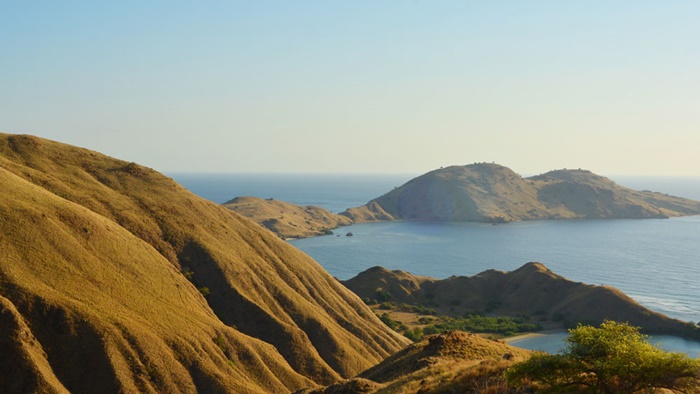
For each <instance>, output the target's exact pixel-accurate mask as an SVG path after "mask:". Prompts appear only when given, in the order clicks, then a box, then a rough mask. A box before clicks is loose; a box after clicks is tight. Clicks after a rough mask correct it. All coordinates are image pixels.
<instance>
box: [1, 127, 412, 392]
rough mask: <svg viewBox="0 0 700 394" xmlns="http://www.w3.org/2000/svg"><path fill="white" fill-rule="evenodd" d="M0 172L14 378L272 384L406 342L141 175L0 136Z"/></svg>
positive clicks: (298, 256)
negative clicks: (18, 371)
mask: <svg viewBox="0 0 700 394" xmlns="http://www.w3.org/2000/svg"><path fill="white" fill-rule="evenodd" d="M0 174H1V175H2V177H1V178H0V179H1V182H2V183H1V184H0V207H2V208H1V209H2V215H1V216H0V226H1V227H0V230H1V231H0V250H2V253H1V254H0V284H1V285H0V296H2V297H3V298H2V299H1V300H2V305H3V310H2V313H1V314H0V319H3V323H4V322H5V321H8V322H12V325H13V326H14V327H15V328H13V329H12V328H8V330H11V332H10V333H9V334H12V335H15V337H22V338H24V339H23V341H11V343H12V344H13V345H12V348H13V349H15V350H14V353H13V354H14V356H12V355H8V353H4V355H3V356H2V357H3V358H2V359H0V364H5V363H8V364H17V365H18V368H23V369H22V371H23V372H22V373H23V374H24V375H25V376H28V377H29V378H27V380H26V382H28V383H26V384H27V385H32V384H33V385H35V386H37V387H46V388H50V390H49V389H47V390H46V391H49V392H53V391H56V392H58V391H61V390H63V389H64V388H65V389H68V390H70V391H71V392H85V391H93V392H94V391H95V390H96V388H103V389H104V390H98V391H119V390H124V391H158V392H177V391H184V392H188V391H189V392H192V391H207V392H222V391H229V392H284V391H287V390H292V389H295V388H299V387H304V386H308V385H309V384H313V382H316V383H328V382H331V381H334V380H337V379H338V378H340V377H348V376H353V375H354V374H356V373H358V372H359V371H361V370H363V369H366V368H367V367H369V366H371V365H374V364H376V363H377V362H379V361H381V360H382V359H383V358H384V357H386V356H388V355H389V354H391V353H393V352H394V351H396V350H398V349H399V348H400V347H402V346H403V345H405V344H406V343H407V340H405V339H403V338H401V337H399V336H397V335H396V334H395V333H393V332H392V331H390V330H388V329H387V328H386V327H385V326H384V325H383V324H382V323H381V322H380V321H379V320H378V319H377V318H376V317H375V316H374V315H373V314H372V313H371V311H370V310H369V309H367V308H366V307H365V306H364V305H363V304H362V303H361V301H360V300H359V299H358V298H357V297H356V296H355V295H354V294H352V293H351V292H349V291H348V290H347V289H345V288H344V287H343V286H341V285H340V284H339V283H338V282H337V281H336V280H335V279H334V278H332V277H331V276H330V275H328V274H327V273H326V272H325V271H324V270H323V269H322V268H321V267H320V266H319V265H318V264H317V263H316V262H314V261H313V260H312V259H311V258H309V257H308V256H306V255H305V254H303V253H302V252H300V251H298V250H296V249H294V248H293V247H291V246H289V245H288V244H286V243H285V242H284V241H282V240H279V239H278V238H277V237H276V236H274V235H273V234H272V233H270V232H268V231H266V230H264V229H261V228H260V227H259V226H257V225H255V224H254V223H253V222H251V221H249V220H248V219H245V218H243V217H241V216H239V215H237V214H235V213H232V212H230V211H229V210H227V209H225V208H223V207H221V206H218V205H216V204H214V203H211V202H208V201H206V200H203V199H201V198H198V197H196V196H194V195H193V194H191V193H190V192H188V191H187V190H185V189H184V188H182V187H181V186H179V185H177V184H176V183H175V182H173V181H172V180H170V179H169V178H167V177H165V176H163V175H161V174H159V173H157V172H155V171H153V170H150V169H148V168H145V167H142V166H139V165H137V164H134V163H126V162H123V161H120V160H117V159H113V158H109V157H106V156H104V155H101V154H98V153H96V152H92V151H88V150H85V149H80V148H76V147H71V146H68V145H64V144H60V143H56V142H52V141H47V140H43V139H40V138H36V137H31V136H17V135H6V134H0ZM197 288H200V289H201V292H202V294H208V295H207V296H206V299H205V298H203V297H202V294H200V292H199V291H197ZM205 288H206V289H205ZM8 324H10V323H8ZM4 327H5V325H4V324H3V329H5V328H4ZM8 327H10V326H8ZM26 330H29V331H26ZM20 333H25V334H27V335H24V334H22V335H20ZM32 337H33V338H34V339H32ZM43 354H45V355H46V356H45V357H44V356H43ZM20 360H21V362H20ZM227 360H230V361H227ZM11 380H12V381H7V382H4V381H2V380H0V385H2V387H0V391H3V388H8V389H9V387H10V386H8V385H11V384H13V383H15V381H14V379H11ZM56 380H58V382H60V384H56ZM25 387H29V386H25Z"/></svg>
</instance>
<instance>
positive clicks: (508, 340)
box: [503, 328, 568, 345]
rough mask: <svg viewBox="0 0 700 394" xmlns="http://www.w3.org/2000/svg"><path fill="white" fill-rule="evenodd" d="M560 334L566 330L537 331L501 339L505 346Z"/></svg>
mask: <svg viewBox="0 0 700 394" xmlns="http://www.w3.org/2000/svg"><path fill="white" fill-rule="evenodd" d="M562 332H568V330H566V329H564V328H554V329H551V330H543V331H537V332H527V333H524V334H519V335H514V336H512V337H508V338H503V341H505V342H506V343H507V344H509V345H512V344H513V342H517V341H522V340H523V339H529V338H537V337H543V336H545V335H550V334H559V333H562Z"/></svg>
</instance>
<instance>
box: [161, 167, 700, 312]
mask: <svg viewBox="0 0 700 394" xmlns="http://www.w3.org/2000/svg"><path fill="white" fill-rule="evenodd" d="M171 176H172V177H173V178H174V179H175V180H176V181H178V182H180V183H181V184H183V185H184V186H185V187H187V188H188V189H190V190H191V191H192V192H194V193H195V194H198V195H200V196H202V197H204V198H208V199H210V200H212V201H214V202H217V203H222V202H224V201H226V200H228V199H231V198H233V197H236V196H246V195H250V196H257V197H261V198H275V199H280V200H283V201H287V202H292V203H296V204H301V205H318V206H321V207H324V208H327V209H329V210H331V211H333V212H340V211H342V210H344V209H345V208H349V207H353V206H358V205H362V204H364V203H366V202H367V201H369V200H370V199H372V198H374V197H377V196H379V195H381V194H383V193H385V192H387V191H389V190H391V189H392V188H393V187H395V186H399V185H401V184H402V183H403V182H405V181H407V180H409V179H410V178H411V177H412V176H411V175H406V174H403V175H400V174H393V175H330V174H324V175H318V174H263V175H256V174H172V175H171ZM613 180H616V181H618V182H620V183H621V184H623V185H628V186H631V187H634V188H636V189H649V190H654V191H659V192H662V193H667V192H668V193H671V194H674V195H679V196H681V197H687V198H694V199H700V178H688V177H685V178H674V177H666V178H664V177H627V178H625V177H618V178H614V179H613ZM347 232H352V233H353V234H354V236H353V237H345V236H344V235H345V234H346V233H347ZM335 233H336V234H337V235H341V236H340V237H338V236H323V237H316V238H308V239H300V240H292V241H290V243H291V244H293V245H294V246H296V247H298V248H299V249H301V250H302V251H304V252H306V253H308V254H309V255H311V257H313V258H314V259H315V260H316V261H318V262H319V263H320V264H321V265H322V266H323V267H324V268H325V269H326V270H328V271H329V272H330V273H331V274H332V275H334V276H336V277H338V278H340V279H348V278H350V277H352V276H355V275H357V274H358V273H359V272H361V271H363V270H364V269H367V268H369V267H372V266H375V265H381V266H384V267H386V268H390V269H400V270H404V271H408V272H411V273H414V274H417V275H427V276H432V277H435V278H445V277H448V276H451V275H474V274H477V273H479V272H481V271H484V270H487V269H497V270H503V271H510V270H514V269H516V268H518V267H520V266H521V265H523V264H524V263H526V262H528V261H538V262H541V263H543V264H545V265H546V266H547V267H549V268H550V269H551V270H552V271H554V272H556V273H557V274H560V275H563V276H565V277H567V278H569V279H571V280H573V281H580V282H584V283H591V284H598V285H600V284H604V285H610V286H614V287H617V288H619V289H620V290H622V291H623V292H625V293H626V294H628V295H629V296H631V297H632V298H634V299H635V300H637V301H638V302H640V303H642V304H643V305H645V306H647V307H649V308H650V309H653V310H655V311H658V312H661V313H664V314H667V315H669V316H672V317H675V318H679V319H681V320H685V321H693V322H697V321H698V320H700V288H698V287H697V283H700V273H698V269H697V267H698V263H700V261H698V260H700V216H690V217H683V218H671V219H635V220H628V219H613V220H555V221H525V222H514V223H508V224H498V225H491V224H484V223H444V222H441V223H438V222H387V223H371V224H355V225H352V226H349V227H344V228H340V229H337V230H335Z"/></svg>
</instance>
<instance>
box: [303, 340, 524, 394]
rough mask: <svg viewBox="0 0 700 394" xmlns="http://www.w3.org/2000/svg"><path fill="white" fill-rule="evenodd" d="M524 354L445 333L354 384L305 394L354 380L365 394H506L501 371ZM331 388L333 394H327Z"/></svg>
mask: <svg viewBox="0 0 700 394" xmlns="http://www.w3.org/2000/svg"><path fill="white" fill-rule="evenodd" d="M529 355H530V352H529V351H527V350H523V349H519V348H515V347H511V346H509V345H507V344H506V343H504V342H500V341H492V340H489V339H485V338H482V337H480V336H478V335H473V334H467V333H464V332H454V331H453V332H447V333H444V334H439V335H431V336H429V337H426V338H424V339H423V340H421V341H420V342H417V343H415V344H413V345H411V346H409V347H407V348H405V349H404V350H402V351H400V352H398V353H396V354H395V355H393V356H391V357H389V358H387V359H386V360H384V361H383V362H382V363H380V364H379V365H377V366H375V367H373V368H371V369H369V370H367V371H365V372H363V373H362V374H360V375H359V376H358V377H357V379H354V380H353V381H346V382H340V383H338V384H336V385H334V386H329V387H327V388H320V389H316V390H309V391H308V393H334V392H338V393H343V392H348V393H349V392H353V391H342V389H348V388H349V387H351V385H352V384H356V383H357V380H360V381H367V382H373V383H374V385H370V384H366V385H365V386H364V387H366V391H356V392H363V393H364V392H366V393H377V394H399V393H482V392H492V393H505V392H508V391H504V390H506V389H505V387H504V382H503V371H505V369H506V368H508V367H509V366H511V365H512V364H514V363H516V362H519V361H522V360H524V359H526V358H527V357H529ZM332 390H336V391H332Z"/></svg>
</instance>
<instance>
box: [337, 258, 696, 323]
mask: <svg viewBox="0 0 700 394" xmlns="http://www.w3.org/2000/svg"><path fill="white" fill-rule="evenodd" d="M343 284H344V285H346V286H347V287H348V288H349V289H350V290H352V291H353V292H355V293H356V294H357V295H359V296H360V297H361V298H362V299H375V298H376V297H377V292H378V291H384V292H388V293H390V295H391V297H392V299H391V300H392V301H394V302H396V303H405V304H411V305H414V304H417V305H422V306H426V307H429V308H432V309H435V310H436V311H437V313H438V314H440V315H453V316H460V315H463V314H465V313H474V312H480V313H488V314H492V315H501V316H518V315H519V316H526V317H528V318H529V321H528V322H529V323H537V324H540V325H542V326H544V327H545V328H547V329H552V328H556V327H559V328H561V327H562V324H565V323H567V322H578V321H581V322H591V323H600V322H602V321H604V320H615V321H623V322H629V323H631V324H633V325H635V326H639V327H642V328H644V329H645V330H646V331H648V332H664V333H669V332H673V333H676V334H678V335H683V336H694V335H698V329H697V328H694V327H692V325H688V324H687V323H686V322H682V321H679V320H675V319H671V318H669V317H667V316H664V315H662V314H660V313H657V312H653V311H651V310H649V309H647V308H645V307H643V306H642V305H640V304H639V303H637V302H636V301H634V300H633V299H632V298H630V297H628V296H627V295H625V294H624V293H622V292H621V291H619V290H617V289H614V288H611V287H607V286H593V285H587V284H583V283H580V282H573V281H570V280H568V279H566V278H564V277H562V276H560V275H557V274H555V273H554V272H552V271H550V270H549V269H548V268H547V267H545V266H544V265H542V264H540V263H527V264H525V265H523V266H522V267H520V268H518V269H517V270H514V271H511V272H501V271H495V270H488V271H484V272H482V273H480V274H477V275H474V276H470V277H467V276H453V277H450V278H447V279H442V280H436V279H433V278H428V277H424V276H413V275H411V274H410V273H407V272H403V271H390V270H387V269H384V268H381V267H374V268H370V269H368V270H366V271H364V272H362V273H360V274H358V275H357V276H356V277H354V278H352V279H349V280H347V281H344V282H343ZM378 312H381V313H383V312H382V311H378ZM390 317H391V318H392V319H395V320H397V319H398V320H401V321H402V322H404V323H405V324H406V325H407V326H409V327H413V326H414V325H413V324H412V322H411V318H410V316H401V315H398V314H391V316H390Z"/></svg>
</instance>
